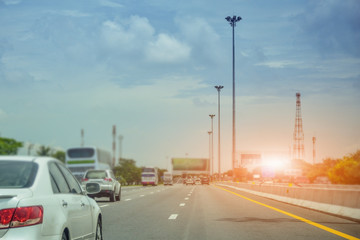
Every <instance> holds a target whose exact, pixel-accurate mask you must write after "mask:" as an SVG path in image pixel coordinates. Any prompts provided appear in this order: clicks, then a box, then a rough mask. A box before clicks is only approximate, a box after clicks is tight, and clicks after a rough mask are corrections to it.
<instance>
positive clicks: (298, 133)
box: [293, 93, 305, 160]
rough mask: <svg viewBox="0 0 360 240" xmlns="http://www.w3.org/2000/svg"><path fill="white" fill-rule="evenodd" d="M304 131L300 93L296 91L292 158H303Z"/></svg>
mask: <svg viewBox="0 0 360 240" xmlns="http://www.w3.org/2000/svg"><path fill="white" fill-rule="evenodd" d="M304 155H305V150H304V132H303V124H302V117H301V101H300V93H296V118H295V129H294V148H293V160H295V159H298V160H304V157H305V156H304Z"/></svg>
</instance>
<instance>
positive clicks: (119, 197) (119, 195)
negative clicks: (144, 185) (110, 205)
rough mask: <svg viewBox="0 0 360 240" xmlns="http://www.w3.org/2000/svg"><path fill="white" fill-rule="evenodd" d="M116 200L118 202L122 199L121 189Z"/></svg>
mask: <svg viewBox="0 0 360 240" xmlns="http://www.w3.org/2000/svg"><path fill="white" fill-rule="evenodd" d="M115 198H116V201H120V199H121V188H120V189H119V194H118V195H117V196H116V197H115Z"/></svg>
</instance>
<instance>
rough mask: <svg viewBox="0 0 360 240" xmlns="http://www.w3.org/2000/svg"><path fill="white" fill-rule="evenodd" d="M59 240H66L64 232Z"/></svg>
mask: <svg viewBox="0 0 360 240" xmlns="http://www.w3.org/2000/svg"><path fill="white" fill-rule="evenodd" d="M61 240H68V236H67V234H66V232H63V234H62V236H61Z"/></svg>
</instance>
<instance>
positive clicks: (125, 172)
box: [114, 158, 141, 185]
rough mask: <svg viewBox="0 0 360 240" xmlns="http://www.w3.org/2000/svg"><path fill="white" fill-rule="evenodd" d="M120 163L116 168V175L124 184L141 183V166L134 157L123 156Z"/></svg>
mask: <svg viewBox="0 0 360 240" xmlns="http://www.w3.org/2000/svg"><path fill="white" fill-rule="evenodd" d="M119 163H120V165H119V166H116V167H115V168H114V173H115V176H116V177H117V178H118V179H120V180H119V181H120V183H121V184H123V185H128V184H133V183H135V184H139V183H140V182H141V168H139V167H137V166H136V162H135V161H134V160H132V159H125V158H121V159H120V161H119Z"/></svg>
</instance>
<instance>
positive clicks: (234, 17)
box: [225, 15, 242, 27]
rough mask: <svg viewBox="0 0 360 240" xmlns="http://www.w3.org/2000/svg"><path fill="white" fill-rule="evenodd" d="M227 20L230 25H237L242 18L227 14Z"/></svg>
mask: <svg viewBox="0 0 360 240" xmlns="http://www.w3.org/2000/svg"><path fill="white" fill-rule="evenodd" d="M225 19H226V21H228V22H229V23H230V25H231V26H232V27H235V26H236V22H239V21H240V20H241V19H242V18H241V17H240V16H235V15H234V16H233V17H230V16H227V17H226V18H225Z"/></svg>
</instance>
